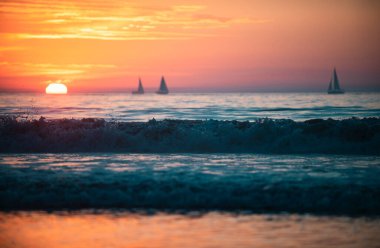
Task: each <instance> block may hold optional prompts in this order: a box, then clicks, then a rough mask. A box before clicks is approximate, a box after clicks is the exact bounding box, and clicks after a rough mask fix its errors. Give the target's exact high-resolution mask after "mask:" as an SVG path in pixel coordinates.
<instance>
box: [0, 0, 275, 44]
mask: <svg viewBox="0 0 380 248" xmlns="http://www.w3.org/2000/svg"><path fill="white" fill-rule="evenodd" d="M0 11H1V12H2V13H4V14H5V15H4V18H8V19H9V21H10V22H9V23H12V20H15V21H17V22H22V23H28V25H27V26H25V27H21V30H20V31H17V32H14V33H13V31H8V32H4V31H3V32H2V33H3V35H6V37H7V38H11V39H99V40H163V39H191V38H196V37H205V36H206V37H208V36H215V35H216V33H213V32H210V31H208V32H207V34H205V32H202V31H203V30H212V29H215V30H216V29H225V28H229V27H230V26H232V25H238V24H259V23H264V22H267V21H268V20H258V19H255V18H251V17H241V16H238V17H233V16H232V17H231V16H230V17H226V16H217V15H211V14H209V13H208V12H207V11H208V10H207V6H205V5H168V6H165V5H162V6H161V7H156V6H153V5H152V6H149V5H148V6H147V5H145V6H139V5H138V4H137V3H128V4H126V3H125V2H124V1H111V2H110V3H104V2H103V1H84V2H83V3H82V2H79V1H72V0H68V1H58V2H54V3H52V2H47V1H33V0H25V1H21V0H19V1H17V0H15V1H7V2H3V3H1V5H0Z"/></svg>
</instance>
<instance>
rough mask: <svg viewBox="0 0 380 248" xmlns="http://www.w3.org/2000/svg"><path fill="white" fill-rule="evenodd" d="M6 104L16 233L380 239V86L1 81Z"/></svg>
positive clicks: (226, 243) (158, 243) (4, 224)
mask: <svg viewBox="0 0 380 248" xmlns="http://www.w3.org/2000/svg"><path fill="white" fill-rule="evenodd" d="M0 116H1V120H0V152H1V153H0V244H2V246H3V247H42V246H48V247H88V246H92V247H96V246H97V245H98V246H99V247H104V246H107V247H253V246H257V247H278V246H282V247H305V246H307V247H337V246H339V247H378V245H379V244H380V238H379V237H378V233H379V232H380V218H379V215H380V159H379V158H380V94H379V93H359V92H358V93H346V94H344V95H327V94H326V93H172V94H169V95H164V96H163V95H156V94H144V95H131V94H129V93H107V94H68V95H58V96H56V95H45V94H34V93H9V94H5V93H2V94H0ZM41 117H43V118H41ZM78 230H87V231H86V232H84V231H81V232H79V231H78ZM195 242H196V243H195ZM195 244H196V245H195Z"/></svg>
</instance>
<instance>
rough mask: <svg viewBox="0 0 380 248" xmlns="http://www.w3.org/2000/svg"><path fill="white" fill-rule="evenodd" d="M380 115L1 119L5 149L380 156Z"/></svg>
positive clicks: (1, 147)
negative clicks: (253, 118)
mask: <svg viewBox="0 0 380 248" xmlns="http://www.w3.org/2000/svg"><path fill="white" fill-rule="evenodd" d="M378 147H380V118H363V119H358V118H350V119H343V120H333V119H326V120H324V119H312V120H307V121H303V122H300V121H293V120H289V119H257V120H256V121H252V122H248V121H245V122H241V121H217V120H161V121H156V120H155V119H152V120H150V121H148V122H117V121H105V120H104V119H93V118H85V119H81V120H79V119H57V120H46V119H45V118H43V117H41V118H40V119H39V120H27V121H20V120H18V119H17V118H15V117H10V116H2V117H1V118H0V151H1V152H134V153H166V152H171V153H173V152H189V153H193V152H197V153H226V152H228V153H231V152H233V153H275V154H294V153H303V154H305V153H321V154H372V155H380V150H379V149H378Z"/></svg>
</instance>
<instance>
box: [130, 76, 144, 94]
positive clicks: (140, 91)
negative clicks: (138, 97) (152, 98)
mask: <svg viewBox="0 0 380 248" xmlns="http://www.w3.org/2000/svg"><path fill="white" fill-rule="evenodd" d="M132 94H144V88H143V86H142V83H141V79H140V78H139V87H138V89H137V90H136V91H132Z"/></svg>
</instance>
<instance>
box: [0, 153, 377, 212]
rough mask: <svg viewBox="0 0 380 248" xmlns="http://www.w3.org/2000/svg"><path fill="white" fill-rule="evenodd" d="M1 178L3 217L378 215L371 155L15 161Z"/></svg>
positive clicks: (5, 158)
mask: <svg viewBox="0 0 380 248" xmlns="http://www.w3.org/2000/svg"><path fill="white" fill-rule="evenodd" d="M0 178H1V180H0V189H1V190H0V199H2V201H1V202H0V207H1V208H2V209H5V210H16V209H22V210H31V209H43V210H61V209H84V208H92V209H93V208H99V209H104V208H106V209H107V208H108V209H115V208H122V209H161V210H165V211H170V212H172V211H174V212H175V211H178V210H184V211H193V210H197V211H201V210H207V211H210V210H228V211H232V212H238V211H241V210H245V211H251V212H253V213H280V212H289V213H314V214H328V215H331V214H334V215H355V216H358V215H359V216H376V215H379V214H380V200H379V199H380V180H379V178H380V162H379V158H378V157H376V156H332V155H330V156H327V155H307V156H302V155H277V156H275V155H252V154H241V155H238V154H164V155H157V154H129V155H125V154H14V155H1V156H0Z"/></svg>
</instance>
